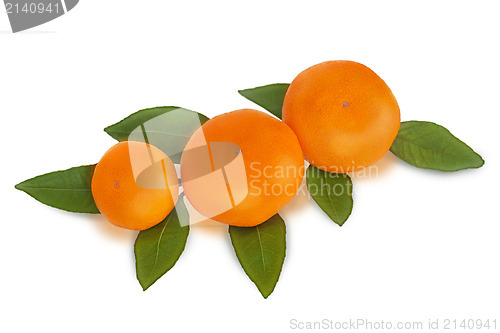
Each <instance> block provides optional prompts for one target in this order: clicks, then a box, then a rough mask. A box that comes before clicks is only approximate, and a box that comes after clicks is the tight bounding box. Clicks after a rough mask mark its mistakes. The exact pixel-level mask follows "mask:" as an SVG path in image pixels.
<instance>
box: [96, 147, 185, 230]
mask: <svg viewBox="0 0 500 333" xmlns="http://www.w3.org/2000/svg"><path fill="white" fill-rule="evenodd" d="M178 191H179V182H178V179H177V174H176V172H175V168H174V164H173V163H172V161H171V160H170V159H169V158H168V156H167V155H165V154H164V153H163V152H162V151H161V150H159V149H158V148H156V147H154V146H152V145H150V144H147V143H143V142H135V141H124V142H120V143H118V144H116V145H114V146H113V147H111V148H110V149H109V150H108V151H107V152H106V153H105V154H104V155H103V157H102V158H101V160H100V161H99V163H97V166H96V168H95V171H94V176H93V178H92V195H93V196H94V200H95V203H96V206H97V208H98V209H99V211H100V212H101V214H102V215H103V216H104V217H105V218H106V219H107V220H108V221H109V222H111V223H113V224H114V225H116V226H119V227H122V228H126V229H132V230H144V229H148V228H151V227H153V226H154V225H156V224H158V223H160V222H161V221H163V219H164V218H165V217H166V216H167V215H168V214H169V213H170V212H171V211H172V209H173V208H174V206H175V204H176V202H177V195H178Z"/></svg>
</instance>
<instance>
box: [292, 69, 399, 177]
mask: <svg viewBox="0 0 500 333" xmlns="http://www.w3.org/2000/svg"><path fill="white" fill-rule="evenodd" d="M283 121H284V122H285V123H286V124H287V125H288V126H290V127H291V128H292V129H293V130H294V132H295V133H296V134H297V137H298V138H299V142H300V145H301V147H302V150H303V151H304V157H305V159H306V160H307V161H308V162H309V163H311V164H312V165H314V166H316V167H318V168H320V169H322V170H325V171H329V172H334V173H345V172H348V171H355V170H359V169H361V168H362V167H366V166H369V165H372V164H374V163H375V162H377V161H378V160H379V159H380V158H382V157H383V156H384V155H385V153H386V152H387V151H388V150H389V148H390V147H391V144H392V142H393V141H394V139H395V138H396V135H397V133H398V130H399V124H400V121H401V120H400V111H399V106H398V103H397V101H396V98H395V97H394V95H393V94H392V92H391V90H390V89H389V87H388V86H387V84H386V83H385V82H384V81H383V80H382V79H381V78H380V77H379V76H378V75H377V74H375V73H374V72H373V71H372V70H371V69H369V68H368V67H366V66H364V65H362V64H359V63H356V62H353V61H327V62H323V63H320V64H317V65H315V66H312V67H310V68H308V69H306V70H305V71H303V72H302V73H300V74H299V75H298V76H297V77H296V78H295V79H294V80H293V82H292V83H291V85H290V87H289V89H288V91H287V93H286V96H285V100H284V104H283Z"/></svg>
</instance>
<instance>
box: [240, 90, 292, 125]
mask: <svg viewBox="0 0 500 333" xmlns="http://www.w3.org/2000/svg"><path fill="white" fill-rule="evenodd" d="M289 86H290V85H289V84H288V83H275V84H270V85H267V86H262V87H257V88H253V89H245V90H238V92H239V93H240V95H242V96H243V97H245V98H246V99H249V100H251V101H252V102H254V103H255V104H257V105H260V106H262V107H263V108H264V109H266V110H267V111H269V112H271V113H272V114H274V115H275V116H276V117H278V118H280V119H281V109H282V108H283V100H284V99H285V94H286V91H287V90H288V87H289Z"/></svg>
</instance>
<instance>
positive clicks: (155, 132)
mask: <svg viewBox="0 0 500 333" xmlns="http://www.w3.org/2000/svg"><path fill="white" fill-rule="evenodd" d="M207 120H208V118H207V117H206V116H204V115H202V114H201V113H197V112H194V111H191V110H187V109H183V108H179V107H175V106H164V107H156V108H151V109H144V110H140V111H137V112H136V113H134V114H132V115H130V116H128V117H127V118H125V119H123V120H121V121H120V122H118V123H116V124H114V125H111V126H108V127H106V128H105V129H104V131H106V133H108V134H109V135H111V136H112V137H113V138H115V139H116V140H118V141H140V142H147V143H150V144H152V145H153V146H155V147H157V148H159V149H161V150H163V152H164V153H165V154H167V155H168V156H169V157H170V159H171V160H172V161H173V162H174V163H180V158H181V154H182V151H183V149H184V147H185V146H186V143H187V142H188V140H189V138H190V137H191V136H192V135H193V133H194V132H195V131H196V130H197V129H198V128H199V127H200V126H201V125H203V124H204V123H205V122H206V121H207Z"/></svg>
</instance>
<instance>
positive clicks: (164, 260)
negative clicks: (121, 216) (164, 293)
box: [134, 195, 189, 290]
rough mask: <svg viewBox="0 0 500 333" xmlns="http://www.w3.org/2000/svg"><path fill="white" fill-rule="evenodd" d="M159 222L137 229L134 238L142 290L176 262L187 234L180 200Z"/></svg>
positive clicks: (185, 212) (136, 264) (185, 215)
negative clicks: (136, 234) (138, 230)
mask: <svg viewBox="0 0 500 333" xmlns="http://www.w3.org/2000/svg"><path fill="white" fill-rule="evenodd" d="M182 198H183V197H182V195H181V196H180V197H179V199H178V201H177V205H176V206H175V209H174V210H172V212H170V214H169V215H168V216H167V217H166V218H165V219H164V220H163V221H162V222H160V223H159V224H157V225H155V226H154V227H152V228H149V229H147V230H143V231H141V232H139V235H138V236H137V239H136V240H135V246H134V252H135V267H136V272H137V279H138V280H139V283H140V284H141V286H142V289H143V290H146V289H148V288H149V287H151V285H153V283H155V282H156V281H157V280H158V279H159V278H160V277H162V276H163V274H165V273H166V272H168V271H169V270H170V269H171V268H172V267H173V266H174V265H175V263H176V262H177V260H178V259H179V257H180V256H181V254H182V252H183V251H184V247H185V246H186V242H187V238H188V235H189V214H188V211H187V209H186V206H185V205H184V202H183V201H182Z"/></svg>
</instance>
